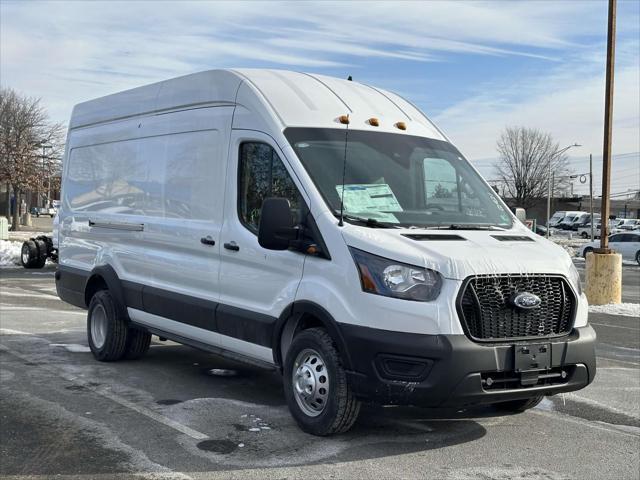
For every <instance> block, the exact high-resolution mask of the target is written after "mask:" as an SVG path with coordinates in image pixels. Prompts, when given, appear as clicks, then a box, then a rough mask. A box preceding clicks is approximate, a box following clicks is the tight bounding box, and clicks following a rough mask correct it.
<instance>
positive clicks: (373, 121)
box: [367, 117, 380, 127]
mask: <svg viewBox="0 0 640 480" xmlns="http://www.w3.org/2000/svg"><path fill="white" fill-rule="evenodd" d="M367 123H368V124H369V125H371V126H372V127H379V126H380V122H379V121H378V119H377V118H376V117H371V118H370V119H369V120H367Z"/></svg>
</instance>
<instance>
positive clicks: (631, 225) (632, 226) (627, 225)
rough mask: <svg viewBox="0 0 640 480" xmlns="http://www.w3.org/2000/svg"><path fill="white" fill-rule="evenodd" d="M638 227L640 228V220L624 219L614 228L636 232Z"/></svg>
mask: <svg viewBox="0 0 640 480" xmlns="http://www.w3.org/2000/svg"><path fill="white" fill-rule="evenodd" d="M638 227H640V220H637V219H633V218H626V219H624V220H623V221H622V222H620V223H619V224H618V225H617V226H616V228H617V229H619V230H627V231H630V230H636V229H637V228H638Z"/></svg>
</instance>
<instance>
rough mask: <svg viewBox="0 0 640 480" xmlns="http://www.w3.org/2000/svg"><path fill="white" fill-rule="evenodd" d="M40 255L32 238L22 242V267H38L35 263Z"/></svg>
mask: <svg viewBox="0 0 640 480" xmlns="http://www.w3.org/2000/svg"><path fill="white" fill-rule="evenodd" d="M39 258H40V255H39V253H38V246H37V245H36V242H34V241H33V240H27V241H26V242H22V249H21V250H20V263H21V264H22V266H23V267H24V268H39V267H37V264H38V262H39Z"/></svg>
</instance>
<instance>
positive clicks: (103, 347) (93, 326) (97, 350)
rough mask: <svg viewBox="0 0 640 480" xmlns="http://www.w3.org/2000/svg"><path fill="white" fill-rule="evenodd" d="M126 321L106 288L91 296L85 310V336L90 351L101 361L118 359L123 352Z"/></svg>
mask: <svg viewBox="0 0 640 480" xmlns="http://www.w3.org/2000/svg"><path fill="white" fill-rule="evenodd" d="M128 333H129V332H128V326H127V322H126V320H125V319H124V318H122V316H121V315H120V314H119V313H118V309H117V308H116V303H115V301H114V300H113V297H111V294H110V293H109V291H108V290H100V291H98V292H96V294H95V295H94V296H93V297H92V298H91V303H89V311H88V312H87V337H88V340H89V348H90V349H91V353H93V356H94V357H95V358H96V360H99V361H101V362H113V361H116V360H120V359H121V358H122V357H123V355H124V354H125V350H126V346H127V337H128Z"/></svg>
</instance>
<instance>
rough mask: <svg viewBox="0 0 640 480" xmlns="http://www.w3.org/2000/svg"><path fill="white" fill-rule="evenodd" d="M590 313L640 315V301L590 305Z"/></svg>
mask: <svg viewBox="0 0 640 480" xmlns="http://www.w3.org/2000/svg"><path fill="white" fill-rule="evenodd" d="M589 313H608V314H609V315H624V316H626V317H636V318H638V317H640V303H609V304H608V305H589Z"/></svg>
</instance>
